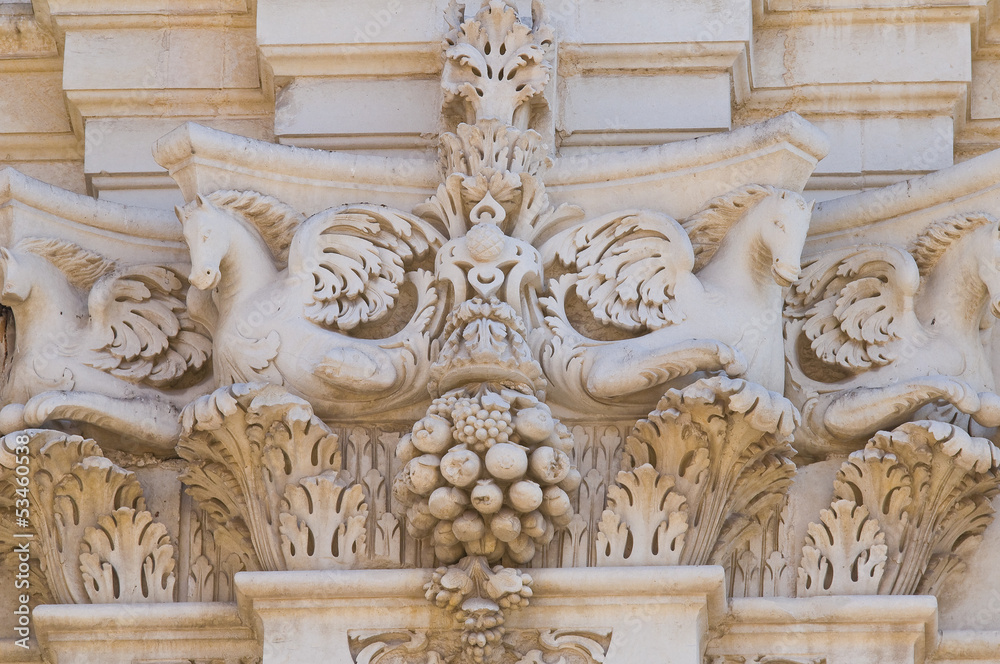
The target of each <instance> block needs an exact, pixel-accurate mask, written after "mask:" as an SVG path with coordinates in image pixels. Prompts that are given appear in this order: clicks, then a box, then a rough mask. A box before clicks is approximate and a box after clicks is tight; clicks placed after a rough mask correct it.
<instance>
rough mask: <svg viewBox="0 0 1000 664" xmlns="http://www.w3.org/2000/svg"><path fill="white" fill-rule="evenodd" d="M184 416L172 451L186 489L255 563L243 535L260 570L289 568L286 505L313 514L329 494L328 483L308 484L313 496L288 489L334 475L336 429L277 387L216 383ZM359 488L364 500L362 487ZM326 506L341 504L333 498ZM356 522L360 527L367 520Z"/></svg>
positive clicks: (350, 534)
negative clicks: (183, 464) (182, 463)
mask: <svg viewBox="0 0 1000 664" xmlns="http://www.w3.org/2000/svg"><path fill="white" fill-rule="evenodd" d="M181 420H182V425H183V434H182V436H181V440H180V443H179V444H178V446H177V449H178V452H179V454H180V456H181V457H182V458H184V459H185V460H187V461H188V462H189V466H188V468H187V470H186V471H185V474H184V482H185V484H186V485H187V486H188V492H189V493H190V494H191V495H192V496H193V497H195V498H196V499H197V500H198V502H199V504H201V505H202V506H203V507H204V509H205V510H206V511H207V512H208V513H209V514H210V515H211V516H212V518H213V519H214V520H216V521H218V522H220V523H222V524H224V525H225V528H224V529H223V530H224V531H226V532H228V533H229V535H230V537H231V538H232V540H233V544H234V550H235V551H237V552H242V553H241V556H242V557H243V558H244V559H246V560H247V564H248V565H255V564H256V562H255V561H254V560H252V559H251V558H250V556H249V555H247V553H246V547H245V546H243V545H241V542H242V541H243V540H244V536H245V535H248V536H249V539H250V541H251V542H252V543H253V551H254V552H256V556H257V558H258V559H259V564H260V565H261V566H262V567H263V568H264V569H268V570H277V569H286V568H287V567H286V565H289V564H291V562H290V561H289V560H288V557H287V556H286V554H285V553H284V550H285V548H286V547H285V545H283V544H282V542H283V541H285V542H286V544H287V542H289V541H291V542H294V541H295V537H293V536H291V535H287V534H283V533H284V532H285V531H288V532H289V533H290V532H291V530H290V529H295V528H298V526H297V525H296V523H297V522H296V517H297V516H298V514H292V515H289V514H287V512H288V511H289V509H291V508H290V507H289V506H290V505H293V504H294V505H295V506H296V507H299V506H301V505H307V506H306V507H302V509H303V510H305V512H311V511H312V510H314V509H319V507H318V506H317V503H316V501H321V500H327V499H328V498H330V496H329V495H328V492H327V493H322V491H323V490H324V487H325V484H324V486H323V487H319V488H316V487H314V486H312V485H310V486H309V487H307V488H309V489H310V491H311V490H312V489H315V490H316V491H320V492H321V493H322V495H320V494H317V495H315V496H314V495H312V493H310V492H309V491H306V488H303V487H302V486H299V487H298V488H297V489H290V487H294V486H297V485H298V484H299V483H300V482H306V484H308V483H309V482H312V483H313V484H315V483H316V482H317V481H319V480H317V479H316V476H323V477H325V475H324V474H325V473H327V472H328V471H329V472H331V473H333V475H332V476H336V473H337V472H338V471H340V465H341V457H340V445H339V441H338V438H337V435H336V434H334V433H333V432H332V431H331V430H330V429H329V427H327V426H326V425H325V424H324V423H323V422H322V421H321V420H320V419H319V418H317V417H316V416H315V414H314V413H313V411H312V407H311V406H310V405H309V403H308V402H306V401H304V400H302V399H300V398H298V397H295V396H292V395H291V394H289V393H288V392H287V391H286V390H285V389H284V388H282V387H280V386H276V385H262V384H237V385H231V386H228V387H224V388H220V389H219V390H216V391H215V392H214V393H212V394H210V395H206V396H204V397H201V398H200V399H198V400H196V401H195V402H193V403H192V404H190V405H189V406H188V407H187V408H185V409H184V412H183V413H182V414H181ZM307 478H311V479H310V480H308V481H307ZM289 490H291V491H292V494H289V493H288V491H289ZM358 491H361V492H362V493H361V495H362V499H363V491H362V489H361V488H360V487H358ZM303 492H305V493H303ZM347 495H350V496H353V495H354V494H353V493H351V492H348V494H347ZM335 502H336V501H335ZM322 504H324V505H325V504H326V503H322ZM330 509H334V511H336V510H339V509H342V506H341V505H340V503H336V506H335V508H334V507H331V508H330ZM292 511H293V513H294V512H295V510H292ZM299 518H301V517H299ZM289 519H291V520H289ZM360 522H361V523H362V525H363V522H364V519H363V518H362V519H361V521H360ZM354 523H355V522H353V521H352V522H349V524H348V530H347V531H345V532H344V534H343V535H341V537H346V538H348V539H349V540H350V541H351V542H353V541H354V540H356V539H358V538H359V537H361V535H360V534H358V533H357V532H356V526H355V525H352V524H354ZM303 527H304V526H303ZM244 528H245V529H244ZM301 532H305V531H301ZM317 532H318V531H317ZM283 538H284V539H283ZM314 544H315V542H314ZM321 546H325V544H324V545H321ZM350 546H353V544H351V545H350ZM307 548H308V547H307ZM298 550H299V551H301V550H302V546H299V547H298ZM297 560H298V558H297Z"/></svg>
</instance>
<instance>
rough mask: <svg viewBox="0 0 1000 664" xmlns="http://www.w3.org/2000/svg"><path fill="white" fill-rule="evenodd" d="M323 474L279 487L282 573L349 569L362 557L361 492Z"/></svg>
mask: <svg viewBox="0 0 1000 664" xmlns="http://www.w3.org/2000/svg"><path fill="white" fill-rule="evenodd" d="M342 474H343V473H342V472H341V473H332V472H331V471H327V472H325V473H323V474H322V475H317V476H314V477H308V478H306V479H304V480H302V481H301V482H299V483H297V484H289V485H288V486H287V487H285V496H284V500H283V501H282V505H281V506H282V512H281V513H280V514H279V515H278V520H279V522H280V524H281V525H280V526H279V528H278V531H279V532H280V533H281V548H282V552H283V554H284V558H285V561H286V563H287V565H288V569H292V570H294V569H317V568H320V569H336V568H338V567H346V568H350V567H355V566H357V565H358V564H359V563H360V562H361V561H363V560H364V559H365V551H364V545H365V537H366V535H367V532H366V525H365V522H366V520H367V516H368V506H367V505H366V504H365V497H364V491H363V489H362V488H361V486H360V485H358V484H351V483H350V482H349V481H346V480H345V479H344V478H343V477H341V475H342Z"/></svg>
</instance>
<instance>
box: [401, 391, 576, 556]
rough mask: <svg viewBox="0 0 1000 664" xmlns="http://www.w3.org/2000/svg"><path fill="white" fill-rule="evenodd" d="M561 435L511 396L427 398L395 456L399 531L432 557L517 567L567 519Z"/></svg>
mask: <svg viewBox="0 0 1000 664" xmlns="http://www.w3.org/2000/svg"><path fill="white" fill-rule="evenodd" d="M572 450H573V438H572V436H571V435H570V433H569V430H568V429H567V428H566V427H565V426H564V425H562V424H561V423H559V422H558V421H557V420H555V419H554V418H553V417H552V413H551V411H550V410H549V408H548V406H546V405H545V404H544V403H542V402H540V401H539V400H538V399H537V398H535V397H534V396H532V395H529V394H525V393H523V392H519V391H516V390H510V389H502V388H493V387H485V386H484V387H479V388H460V389H457V390H452V391H451V392H448V393H447V394H445V395H443V396H441V397H439V398H437V399H435V400H434V402H433V403H432V404H431V406H430V408H429V409H428V411H427V415H425V416H424V417H423V418H422V419H421V420H418V421H417V422H416V423H415V424H414V425H413V430H412V432H411V433H410V434H408V435H406V436H404V437H403V438H402V440H400V442H399V446H398V447H397V450H396V453H397V455H398V456H399V458H400V459H401V460H402V461H403V462H404V463H405V464H406V465H405V466H404V467H403V469H402V471H400V473H399V474H398V475H397V477H396V479H395V482H394V485H393V492H394V494H395V496H396V497H397V498H398V499H399V500H401V501H402V502H404V503H405V504H407V505H409V509H408V510H407V521H408V523H407V528H408V530H409V532H410V534H411V535H412V536H413V537H416V538H418V539H422V538H428V537H429V538H430V540H431V542H432V543H433V545H434V551H435V553H436V554H437V556H438V558H439V559H440V560H442V561H444V562H454V561H456V560H458V559H460V558H462V557H463V556H464V555H473V556H485V557H486V558H487V559H489V560H491V561H494V562H495V561H497V560H500V559H501V558H503V557H504V555H506V556H507V557H508V558H509V559H510V560H512V561H514V562H516V563H525V562H528V561H529V560H531V559H532V558H533V557H534V555H535V550H536V547H537V546H544V545H545V544H548V543H549V542H550V541H551V540H552V538H553V536H554V535H555V531H556V529H557V528H562V527H565V526H566V525H567V524H568V523H569V521H570V519H571V518H572V516H573V509H572V503H571V501H570V496H569V494H570V493H571V492H573V491H575V490H576V488H577V487H578V486H579V485H580V473H579V471H577V470H576V469H575V467H574V465H573V461H572V459H571V458H570V456H569V455H570V453H572Z"/></svg>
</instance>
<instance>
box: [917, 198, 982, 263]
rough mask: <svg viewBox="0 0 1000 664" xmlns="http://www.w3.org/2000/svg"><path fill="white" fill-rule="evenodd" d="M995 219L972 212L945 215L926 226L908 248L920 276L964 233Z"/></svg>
mask: <svg viewBox="0 0 1000 664" xmlns="http://www.w3.org/2000/svg"><path fill="white" fill-rule="evenodd" d="M995 221H996V220H995V219H994V218H993V217H991V216H990V215H988V214H985V213H982V212H973V213H971V214H958V215H954V216H951V217H947V218H945V219H942V220H940V221H936V222H934V223H933V224H931V225H930V226H928V227H927V228H926V229H925V230H924V231H923V232H922V233H920V235H918V236H917V239H916V240H914V241H913V245H912V247H911V248H910V253H911V254H912V255H913V259H914V260H915V261H916V262H917V267H918V268H919V269H920V276H922V277H925V276H927V274H928V273H929V272H930V271H931V270H933V269H934V266H935V265H937V262H938V261H939V260H941V257H942V256H943V255H944V253H945V252H946V251H947V250H948V248H949V247H950V246H951V244H952V243H953V242H955V241H957V240H959V239H961V238H962V237H964V236H965V234H966V233H969V232H971V231H974V230H975V229H977V228H979V227H980V226H985V225H986V224H990V223H994V222H995Z"/></svg>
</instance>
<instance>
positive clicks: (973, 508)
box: [799, 421, 1000, 595]
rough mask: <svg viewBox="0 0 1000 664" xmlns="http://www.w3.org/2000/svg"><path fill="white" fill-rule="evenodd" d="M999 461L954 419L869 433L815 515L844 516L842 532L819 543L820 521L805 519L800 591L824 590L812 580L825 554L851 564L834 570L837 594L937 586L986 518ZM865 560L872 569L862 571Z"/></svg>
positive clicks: (958, 564) (996, 488) (960, 565)
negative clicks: (826, 505) (846, 571)
mask: <svg viewBox="0 0 1000 664" xmlns="http://www.w3.org/2000/svg"><path fill="white" fill-rule="evenodd" d="M998 467H1000V451H998V450H997V448H996V446H995V445H993V443H991V442H990V441H988V440H986V439H984V438H975V437H972V436H969V434H968V433H966V432H965V431H963V430H962V429H960V428H959V427H957V426H955V425H952V424H945V423H943V422H933V421H922V422H910V423H907V424H904V425H902V426H900V427H897V428H896V429H895V430H893V431H891V432H888V431H882V432H879V433H877V434H876V435H875V436H874V437H873V438H872V439H871V441H869V443H868V445H867V446H866V447H865V449H864V450H859V451H858V452H854V453H853V454H851V456H850V457H849V458H848V459H847V461H845V462H844V463H843V465H842V466H841V469H840V470H839V471H838V473H837V477H836V480H835V482H834V503H833V505H832V507H833V511H832V512H831V511H830V510H824V514H823V515H822V518H823V522H824V524H826V527H827V529H832V528H833V527H834V523H835V522H837V521H840V522H842V523H840V524H837V526H838V530H837V532H838V534H839V535H840V537H837V538H831V539H829V540H828V541H825V542H820V541H819V540H818V538H816V537H815V535H816V534H819V533H821V531H820V530H819V527H818V526H817V525H816V524H811V525H810V533H811V534H810V536H809V538H808V539H807V543H806V547H805V549H804V550H803V563H802V564H801V565H800V572H799V575H800V580H801V582H800V591H804V592H805V594H807V595H813V594H823V593H824V592H825V591H826V590H827V589H828V588H830V584H829V583H824V582H823V579H821V578H819V575H820V574H822V573H824V572H823V570H824V567H823V564H824V563H823V560H824V559H825V560H827V561H831V560H832V561H838V560H840V561H846V563H847V564H848V565H854V567H852V568H851V577H850V578H848V577H847V576H845V575H841V576H840V577H839V579H838V577H837V576H836V573H835V572H834V581H835V582H836V583H837V588H838V590H837V592H841V593H843V594H864V593H869V592H874V591H875V590H876V589H877V592H878V593H879V594H887V595H909V594H918V593H921V594H922V593H934V592H936V591H937V590H938V589H939V588H940V587H941V584H942V583H943V582H944V580H945V579H947V578H948V577H949V576H951V575H953V574H955V573H958V572H961V571H962V570H963V569H964V566H965V563H964V558H965V557H966V556H967V555H969V554H970V553H971V552H972V551H974V550H975V548H976V547H977V546H978V543H979V541H980V539H981V535H982V532H983V531H984V530H985V529H986V527H987V526H988V525H989V524H990V523H991V522H992V521H993V508H992V506H991V504H990V499H991V498H992V497H994V496H995V495H996V494H997V493H998V492H1000V471H998ZM848 516H850V517H851V518H848ZM865 517H866V518H865ZM876 531H877V532H876ZM817 563H818V565H817ZM827 564H829V563H827ZM834 564H836V563H834ZM859 564H860V565H862V566H861V567H858V566H857V565H859ZM865 566H867V568H869V569H868V571H870V572H872V573H871V574H861V573H860V572H861V570H862V569H865ZM883 566H884V571H882V572H880V569H879V568H881V567H883ZM828 573H829V572H827V574H828ZM875 576H881V579H880V580H879V579H877V578H875Z"/></svg>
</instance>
